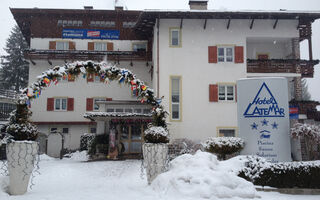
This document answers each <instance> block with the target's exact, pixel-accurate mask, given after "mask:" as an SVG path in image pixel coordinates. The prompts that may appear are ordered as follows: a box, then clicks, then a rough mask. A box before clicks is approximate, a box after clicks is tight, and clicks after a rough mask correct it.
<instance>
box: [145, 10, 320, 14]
mask: <svg viewBox="0 0 320 200" xmlns="http://www.w3.org/2000/svg"><path fill="white" fill-rule="evenodd" d="M144 12H147V13H148V12H149V13H150V12H177V13H199V12H201V13H247V14H250V13H251V14H252V13H276V14H284V13H287V14H320V10H287V9H280V10H228V9H209V10H189V9H145V10H144Z"/></svg>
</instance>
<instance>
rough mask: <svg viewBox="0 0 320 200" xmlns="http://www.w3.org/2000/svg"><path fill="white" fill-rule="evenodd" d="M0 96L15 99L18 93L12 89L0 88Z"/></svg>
mask: <svg viewBox="0 0 320 200" xmlns="http://www.w3.org/2000/svg"><path fill="white" fill-rule="evenodd" d="M0 97H1V98H8V99H16V98H17V97H18V94H17V93H16V92H15V91H13V90H5V89H0Z"/></svg>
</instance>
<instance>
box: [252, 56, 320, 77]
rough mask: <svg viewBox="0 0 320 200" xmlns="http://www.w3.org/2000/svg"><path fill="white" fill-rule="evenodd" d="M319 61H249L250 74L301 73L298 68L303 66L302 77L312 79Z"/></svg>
mask: <svg viewBox="0 0 320 200" xmlns="http://www.w3.org/2000/svg"><path fill="white" fill-rule="evenodd" d="M318 63H319V60H310V61H309V60H296V59H266V60H256V59H247V72H248V73H299V72H298V71H297V66H299V65H300V66H301V72H300V73H301V77H303V78H312V77H313V73H314V66H315V65H317V64H318Z"/></svg>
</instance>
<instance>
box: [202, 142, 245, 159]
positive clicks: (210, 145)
mask: <svg viewBox="0 0 320 200" xmlns="http://www.w3.org/2000/svg"><path fill="white" fill-rule="evenodd" d="M202 145H203V147H204V149H205V150H206V151H208V152H210V153H216V154H218V156H219V158H220V159H223V160H225V158H226V155H228V154H233V153H236V152H238V151H240V150H242V149H243V147H244V141H243V139H241V138H237V137H210V138H209V139H207V140H206V141H205V142H204V143H203V144H202Z"/></svg>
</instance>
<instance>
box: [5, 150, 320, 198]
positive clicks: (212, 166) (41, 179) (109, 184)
mask: <svg viewBox="0 0 320 200" xmlns="http://www.w3.org/2000/svg"><path fill="white" fill-rule="evenodd" d="M240 158H241V157H238V158H234V159H230V160H228V161H223V162H218V161H216V160H215V158H214V157H211V156H210V155H208V154H206V153H197V154H196V155H195V156H191V155H184V156H183V157H180V158H179V159H176V160H175V161H174V162H173V163H172V165H171V167H170V170H169V171H168V172H166V173H164V174H162V175H160V176H158V177H157V178H156V179H155V180H154V182H153V183H152V184H151V186H148V184H147V180H146V177H145V176H144V177H143V179H142V178H141V161H139V160H126V161H99V162H83V161H84V160H85V159H86V156H85V154H83V153H77V154H74V155H73V156H72V157H71V158H68V159H63V160H59V159H53V158H50V157H48V156H45V155H42V156H41V161H40V173H41V175H37V176H36V177H35V179H34V183H35V186H34V187H33V189H32V190H30V189H29V191H28V192H27V193H26V194H25V195H22V196H10V195H8V194H7V193H6V192H5V191H6V187H7V186H8V177H5V176H3V175H0V200H9V199H10V200H13V199H17V200H20V199H21V200H73V199H76V200H89V199H94V200H100V199H101V200H106V199H107V200H121V199H130V200H136V199H137V200H138V199H139V200H148V199H150V200H155V199H165V200H180V199H181V200H182V199H183V200H191V199H193V200H195V199H211V200H215V199H220V198H221V197H229V198H227V199H228V200H240V199H241V200H243V199H244V198H241V197H239V196H242V197H252V195H253V196H254V199H257V200H259V199H261V200H267V199H268V200H273V199H278V200H298V199H301V200H319V199H320V195H284V194H279V193H276V192H256V191H254V190H252V187H253V186H252V184H251V183H249V182H246V181H244V180H243V179H240V178H238V177H235V175H234V173H233V172H231V170H232V171H237V170H238V169H240V168H241V165H242V164H243V163H242V161H241V160H239V159H240ZM0 165H1V163H0ZM259 196H260V197H259ZM224 199H225V198H224ZM251 199H252V198H251Z"/></svg>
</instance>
